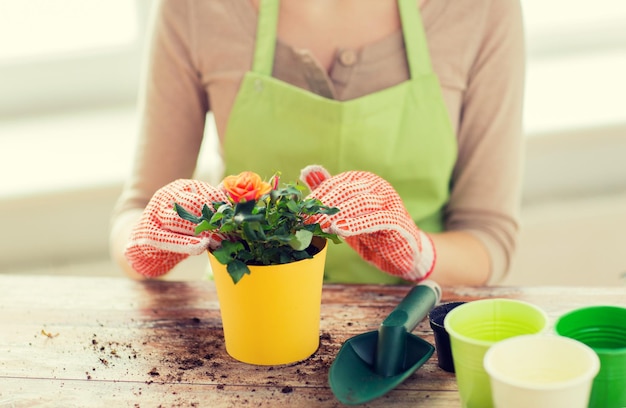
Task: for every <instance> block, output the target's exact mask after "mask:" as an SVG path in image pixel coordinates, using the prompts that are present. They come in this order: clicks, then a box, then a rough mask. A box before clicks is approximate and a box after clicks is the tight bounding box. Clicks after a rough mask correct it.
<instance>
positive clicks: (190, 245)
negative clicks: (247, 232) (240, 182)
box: [125, 179, 228, 277]
mask: <svg viewBox="0 0 626 408" xmlns="http://www.w3.org/2000/svg"><path fill="white" fill-rule="evenodd" d="M214 201H221V202H228V198H227V197H226V195H225V193H224V192H223V191H222V190H220V189H218V188H215V187H213V186H211V185H210V184H208V183H205V182H202V181H198V180H187V179H180V180H176V181H173V182H172V183H170V184H168V185H166V186H164V187H162V188H161V189H159V190H158V191H157V192H156V193H155V194H154V196H152V198H151V199H150V202H149V203H148V205H147V206H146V209H145V210H144V211H143V214H142V215H141V218H140V220H139V223H138V224H137V225H136V226H135V228H134V229H133V231H132V232H131V235H130V240H129V243H128V245H127V246H126V251H125V256H126V259H127V260H128V262H129V263H130V265H131V266H132V267H133V269H134V270H135V271H137V272H138V273H140V274H142V275H144V276H148V277H156V276H160V275H163V274H165V273H167V272H169V271H170V270H171V269H172V268H173V267H174V266H176V265H177V264H178V263H179V262H180V261H182V260H183V259H185V258H187V257H188V256H189V255H200V254H201V253H202V252H204V251H206V250H207V249H209V248H211V249H215V248H217V247H218V246H219V245H220V243H221V242H222V239H223V238H224V237H222V236H221V235H219V234H215V233H212V232H210V231H204V232H202V233H200V234H199V235H196V234H195V228H196V225H195V224H193V223H192V222H190V221H186V220H184V219H182V218H181V217H180V216H179V215H178V214H177V213H176V211H175V210H174V203H177V204H179V205H181V206H182V207H184V208H185V209H186V210H187V211H189V212H191V213H193V214H195V215H197V216H200V215H201V211H202V206H203V205H204V204H210V203H212V202H214Z"/></svg>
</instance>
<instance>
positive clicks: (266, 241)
mask: <svg viewBox="0 0 626 408" xmlns="http://www.w3.org/2000/svg"><path fill="white" fill-rule="evenodd" d="M279 179H280V177H279V175H278V174H275V175H274V176H273V177H272V178H271V179H270V181H269V182H266V181H263V180H262V178H261V177H260V176H259V175H258V174H256V173H254V172H250V171H244V172H242V173H240V174H239V175H236V176H234V175H233V176H228V177H226V178H225V179H224V180H223V181H222V183H221V184H220V188H221V189H222V190H223V191H224V192H225V193H226V196H227V197H228V201H226V202H218V201H216V202H212V203H205V204H204V205H203V207H202V214H201V215H200V216H197V215H194V214H192V213H191V212H189V211H188V210H186V209H185V208H183V207H182V206H180V205H178V204H177V203H175V204H174V209H175V210H176V212H177V213H178V215H179V216H180V217H181V218H183V219H185V220H187V221H190V222H192V223H194V224H197V226H196V228H195V233H196V234H200V233H202V232H204V231H212V232H214V233H216V234H219V235H220V236H221V237H222V238H223V239H222V242H221V246H219V247H218V248H216V249H214V250H213V251H212V253H213V256H215V258H216V259H217V260H218V261H219V262H220V263H221V264H223V265H226V270H227V271H228V273H229V275H230V277H231V278H232V280H233V282H234V283H237V282H239V280H240V279H241V278H242V277H243V276H244V275H245V274H249V273H250V269H249V268H248V265H276V264H285V263H290V262H294V261H299V260H302V259H308V258H312V257H313V255H315V253H316V252H317V248H315V247H314V246H312V245H311V241H312V239H313V237H320V238H324V239H330V240H332V241H333V242H335V243H339V242H340V239H339V238H338V237H337V235H335V234H329V233H325V232H324V231H322V229H321V227H320V225H319V223H316V222H311V217H312V216H315V215H322V214H325V215H332V214H336V213H337V212H339V209H338V208H334V207H328V206H325V205H324V204H323V203H322V202H321V201H320V200H318V199H315V198H309V197H305V196H304V191H305V190H306V188H305V187H304V186H301V185H299V184H286V185H284V186H282V187H279V185H278V183H279Z"/></svg>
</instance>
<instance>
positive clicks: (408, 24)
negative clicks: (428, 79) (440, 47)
mask: <svg viewBox="0 0 626 408" xmlns="http://www.w3.org/2000/svg"><path fill="white" fill-rule="evenodd" d="M398 9H399V11H400V19H401V21H402V34H403V35H404V48H405V50H406V58H407V61H408V63H409V72H410V73H411V79H414V78H417V77H418V76H420V75H426V74H430V73H432V66H431V63H430V52H429V50H428V42H427V41H426V32H425V31H424V25H423V24H422V18H421V16H420V13H419V8H418V6H417V5H416V2H415V0H398Z"/></svg>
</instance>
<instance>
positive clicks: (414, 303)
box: [381, 280, 441, 333]
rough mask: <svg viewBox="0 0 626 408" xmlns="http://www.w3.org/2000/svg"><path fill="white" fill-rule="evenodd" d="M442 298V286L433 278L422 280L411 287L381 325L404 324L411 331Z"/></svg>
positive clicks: (396, 325)
mask: <svg viewBox="0 0 626 408" xmlns="http://www.w3.org/2000/svg"><path fill="white" fill-rule="evenodd" d="M440 299H441V287H439V285H438V284H437V283H436V282H434V281H431V280H425V281H422V282H421V283H419V284H418V285H416V286H414V287H413V288H411V290H410V291H409V293H407V294H406V296H405V297H404V299H402V301H401V302H400V303H399V304H398V306H396V308H395V309H394V310H393V311H392V312H391V314H389V316H387V318H386V319H385V320H384V321H383V322H382V324H381V326H382V327H399V326H403V327H404V328H405V329H406V331H407V332H408V333H410V332H412V331H413V329H414V328H415V326H417V324H418V323H419V322H421V321H422V319H423V318H424V317H426V315H427V314H428V313H429V312H430V310H431V309H432V308H433V307H434V306H435V305H436V304H437V303H438V302H439V300H440Z"/></svg>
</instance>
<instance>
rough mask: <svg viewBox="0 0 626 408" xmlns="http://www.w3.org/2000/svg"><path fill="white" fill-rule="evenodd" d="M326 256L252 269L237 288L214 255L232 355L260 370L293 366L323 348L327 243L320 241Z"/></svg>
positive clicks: (224, 325) (223, 318)
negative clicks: (269, 367) (323, 291)
mask: <svg viewBox="0 0 626 408" xmlns="http://www.w3.org/2000/svg"><path fill="white" fill-rule="evenodd" d="M313 244H314V245H316V246H317V247H318V248H320V249H321V250H320V252H318V253H317V254H316V255H314V256H313V258H311V259H305V260H302V261H298V262H293V263H289V264H282V265H268V266H250V274H248V275H245V276H244V277H243V278H242V279H241V280H240V281H239V282H238V283H237V284H235V283H233V281H232V279H231V277H230V275H229V274H228V272H227V271H226V265H222V264H221V263H219V262H218V261H217V259H215V257H214V256H213V255H212V254H211V253H209V263H210V265H211V268H212V270H213V276H214V280H215V286H216V289H217V296H218V300H219V303H220V313H221V316H222V325H223V327H224V341H225V343H226V352H227V353H228V354H229V355H230V356H231V357H233V358H234V359H236V360H239V361H242V362H244V363H249V364H257V365H280V364H290V363H294V362H297V361H301V360H304V359H306V358H308V357H310V356H311V355H312V354H313V353H314V352H315V351H316V350H317V348H318V347H319V328H320V308H321V299H322V285H323V280H324V264H325V261H326V251H327V242H326V241H325V240H322V239H319V240H316V239H314V241H313Z"/></svg>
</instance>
